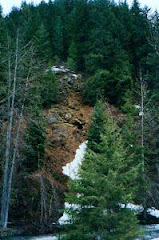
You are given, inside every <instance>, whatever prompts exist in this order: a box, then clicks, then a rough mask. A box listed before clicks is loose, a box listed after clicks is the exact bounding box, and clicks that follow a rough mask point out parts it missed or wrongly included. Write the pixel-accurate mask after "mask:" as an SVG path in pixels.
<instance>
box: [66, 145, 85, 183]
mask: <svg viewBox="0 0 159 240" xmlns="http://www.w3.org/2000/svg"><path fill="white" fill-rule="evenodd" d="M86 148H87V141H85V142H83V143H82V144H81V145H80V146H79V148H78V149H77V150H76V155H75V158H74V160H73V161H72V162H70V163H67V164H66V166H64V167H63V174H65V175H67V176H69V177H70V178H71V179H77V178H78V171H79V168H80V166H81V164H82V161H83V158H84V154H85V151H86Z"/></svg>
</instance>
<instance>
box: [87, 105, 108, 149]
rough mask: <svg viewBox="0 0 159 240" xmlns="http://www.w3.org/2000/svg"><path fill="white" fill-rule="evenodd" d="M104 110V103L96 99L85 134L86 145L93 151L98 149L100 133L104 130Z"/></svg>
mask: <svg viewBox="0 0 159 240" xmlns="http://www.w3.org/2000/svg"><path fill="white" fill-rule="evenodd" d="M104 112H105V106H104V104H103V103H102V102H101V101H98V102H97V103H96V105H95V108H94V112H93V115H92V118H91V123H90V126H89V129H88V134H87V139H88V147H89V148H90V149H91V150H93V151H94V152H95V151H98V147H99V143H100V142H101V134H102V133H103V131H104V125H105V113H104Z"/></svg>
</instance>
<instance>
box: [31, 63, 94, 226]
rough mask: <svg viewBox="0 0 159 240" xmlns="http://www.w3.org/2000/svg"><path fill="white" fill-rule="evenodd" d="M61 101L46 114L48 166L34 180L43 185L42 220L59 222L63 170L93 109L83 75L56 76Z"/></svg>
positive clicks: (64, 179) (67, 72)
mask: <svg viewBox="0 0 159 240" xmlns="http://www.w3.org/2000/svg"><path fill="white" fill-rule="evenodd" d="M55 69H58V68H55V67H54V68H53V71H54V73H55V74H56V78H57V82H58V85H59V89H60V91H61V96H62V99H61V101H60V102H59V103H58V104H53V105H52V106H51V108H49V109H46V110H44V116H45V119H46V151H45V164H44V168H43V170H42V171H41V172H39V173H37V174H36V173H35V174H34V176H33V178H34V180H36V182H39V183H40V186H41V187H40V189H41V190H40V191H41V219H42V221H43V222H50V224H52V223H53V222H55V223H56V222H57V220H58V218H59V217H60V214H61V213H60V209H61V208H63V203H64V192H65V191H66V189H67V187H66V186H67V177H66V176H65V175H64V174H63V173H62V167H63V166H64V165H66V164H67V163H68V162H71V161H72V160H73V159H74V157H75V153H76V149H77V148H78V147H79V145H80V144H81V143H82V142H83V141H85V140H86V134H87V129H88V125H89V120H90V116H91V113H92V108H91V107H89V106H86V105H84V104H83V102H82V94H81V81H82V77H81V75H76V74H75V73H73V72H71V71H70V70H69V69H66V68H64V67H62V68H61V70H60V71H59V72H56V71H55Z"/></svg>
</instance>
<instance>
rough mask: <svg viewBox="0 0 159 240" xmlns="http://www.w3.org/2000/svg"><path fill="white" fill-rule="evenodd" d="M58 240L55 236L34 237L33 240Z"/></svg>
mask: <svg viewBox="0 0 159 240" xmlns="http://www.w3.org/2000/svg"><path fill="white" fill-rule="evenodd" d="M39 239H40V240H58V238H57V237H55V236H44V237H32V238H31V240H39Z"/></svg>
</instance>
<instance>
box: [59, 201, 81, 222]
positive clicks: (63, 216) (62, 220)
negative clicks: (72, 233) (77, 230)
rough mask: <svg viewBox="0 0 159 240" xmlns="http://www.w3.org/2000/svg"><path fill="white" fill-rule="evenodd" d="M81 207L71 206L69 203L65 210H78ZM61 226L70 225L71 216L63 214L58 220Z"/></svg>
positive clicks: (66, 204)
mask: <svg viewBox="0 0 159 240" xmlns="http://www.w3.org/2000/svg"><path fill="white" fill-rule="evenodd" d="M79 207H80V206H79V205H77V204H69V203H67V202H65V209H71V208H73V209H78V208H79ZM58 222H59V224H60V225H64V224H69V223H70V216H69V214H67V213H66V212H64V213H63V215H62V217H60V218H59V220H58Z"/></svg>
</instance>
